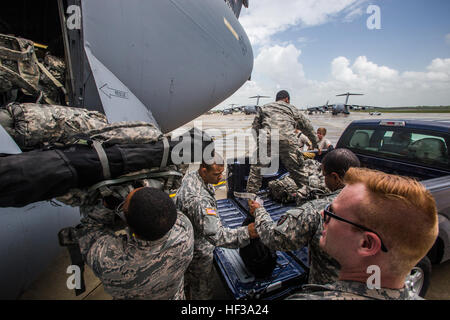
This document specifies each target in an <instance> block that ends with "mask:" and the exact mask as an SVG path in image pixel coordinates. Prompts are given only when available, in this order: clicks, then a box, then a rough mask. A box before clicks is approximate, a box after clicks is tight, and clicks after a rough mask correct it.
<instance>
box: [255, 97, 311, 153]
mask: <svg viewBox="0 0 450 320" xmlns="http://www.w3.org/2000/svg"><path fill="white" fill-rule="evenodd" d="M274 128H277V129H278V130H279V134H280V140H290V141H294V142H295V143H296V142H298V138H297V134H296V133H295V129H300V131H301V132H302V133H303V134H305V135H306V136H307V137H308V138H309V140H311V142H312V145H313V147H316V146H317V136H316V134H315V132H314V128H313V126H312V125H311V122H310V121H309V119H308V118H306V117H305V116H304V115H303V114H302V113H301V112H300V111H299V110H298V109H297V108H296V107H294V106H293V105H290V104H288V103H286V102H283V101H277V102H272V103H268V104H266V105H264V106H262V107H261V108H259V111H258V113H257V114H256V116H255V119H254V120H253V129H255V130H260V129H266V130H267V131H268V132H269V131H270V129H274Z"/></svg>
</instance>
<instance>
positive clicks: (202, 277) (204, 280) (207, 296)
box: [184, 248, 214, 300]
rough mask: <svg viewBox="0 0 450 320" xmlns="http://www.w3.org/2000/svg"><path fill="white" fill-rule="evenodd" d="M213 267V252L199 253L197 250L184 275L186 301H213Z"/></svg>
mask: <svg viewBox="0 0 450 320" xmlns="http://www.w3.org/2000/svg"><path fill="white" fill-rule="evenodd" d="M213 250H214V249H213ZM199 253H200V254H199ZM213 267H214V266H213V251H211V253H210V254H206V252H198V251H197V248H196V251H194V258H193V259H192V262H191V264H190V265H189V268H188V269H187V271H186V273H185V274H184V292H185V295H186V300H211V299H212V298H213V291H212V286H213V284H212V280H213V270H214V269H213Z"/></svg>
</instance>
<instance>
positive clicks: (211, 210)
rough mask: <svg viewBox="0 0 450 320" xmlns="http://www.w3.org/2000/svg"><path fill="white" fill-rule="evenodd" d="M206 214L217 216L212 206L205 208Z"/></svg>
mask: <svg viewBox="0 0 450 320" xmlns="http://www.w3.org/2000/svg"><path fill="white" fill-rule="evenodd" d="M206 214H207V215H210V216H217V212H216V209H213V208H206Z"/></svg>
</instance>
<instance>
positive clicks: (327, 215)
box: [323, 203, 388, 252]
mask: <svg viewBox="0 0 450 320" xmlns="http://www.w3.org/2000/svg"><path fill="white" fill-rule="evenodd" d="M323 214H324V217H323V220H324V222H325V223H328V222H330V219H331V218H334V219H336V220H339V221H342V222H345V223H348V224H351V225H352V226H355V227H357V228H359V229H361V230H364V231H368V232H372V233H374V234H376V235H377V236H378V238H380V241H381V251H383V252H388V250H387V248H386V246H385V245H384V243H383V240H382V239H381V237H380V235H379V234H378V233H376V232H375V231H373V230H371V229H369V228H366V227H364V226H362V225H360V224H357V223H354V222H351V221H348V220H346V219H344V218H341V217H339V216H337V215H335V214H334V213H333V212H332V211H331V203H330V204H328V205H327V206H326V207H325V209H323Z"/></svg>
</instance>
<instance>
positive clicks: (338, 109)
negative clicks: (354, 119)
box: [331, 92, 364, 115]
mask: <svg viewBox="0 0 450 320" xmlns="http://www.w3.org/2000/svg"><path fill="white" fill-rule="evenodd" d="M363 95H364V94H361V93H350V92H347V93H343V94H338V95H336V97H343V96H346V97H347V98H346V99H345V104H333V105H332V106H331V113H332V114H333V115H337V114H339V113H343V114H350V111H349V107H350V105H349V104H348V98H349V96H363Z"/></svg>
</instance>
